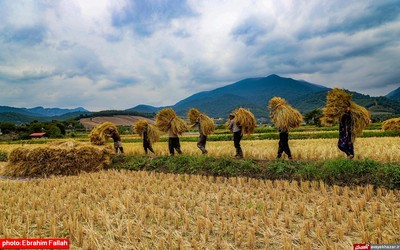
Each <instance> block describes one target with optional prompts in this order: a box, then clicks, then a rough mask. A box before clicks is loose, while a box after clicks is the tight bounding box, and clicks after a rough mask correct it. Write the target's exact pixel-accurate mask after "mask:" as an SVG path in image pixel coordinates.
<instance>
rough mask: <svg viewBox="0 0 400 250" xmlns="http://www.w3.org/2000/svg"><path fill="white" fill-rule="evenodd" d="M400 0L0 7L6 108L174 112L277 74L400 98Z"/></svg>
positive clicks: (78, 2)
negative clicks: (145, 107) (399, 91)
mask: <svg viewBox="0 0 400 250" xmlns="http://www.w3.org/2000/svg"><path fill="white" fill-rule="evenodd" d="M399 69H400V1H398V0H379V1H376V0H359V1H355V0H354V1H351V0H350V1H349V0H346V1H342V0H335V1H332V0H276V1H275V0H264V1H257V0H253V1H250V0H249V1H243V0H229V1H226V0H223V1H222V0H221V1H218V0H210V1H206V0H204V1H203V0H193V1H191V0H188V1H184V0H182V1H181V0H169V1H166V0H152V1H146V0H136V1H126V0H65V1H64V0H42V1H40V0H35V1H33V0H20V1H8V0H0V89H1V92H0V105H6V106H14V107H35V106H44V107H62V108H73V107H78V106H82V107H85V108H86V109H89V110H93V111H95V110H104V109H126V108H131V107H134V106H136V105H138V104H150V105H154V106H162V105H172V104H174V103H176V102H178V101H180V100H181V99H183V98H186V97H188V96H190V95H192V94H194V93H197V92H199V91H204V90H212V89H214V88H217V87H221V86H224V85H226V84H230V83H233V82H236V81H239V80H242V79H244V78H251V77H261V76H267V75H270V74H278V75H280V76H284V77H292V78H294V79H301V80H306V81H309V82H312V83H317V84H321V85H324V86H327V87H343V88H346V89H350V90H354V91H358V92H361V93H364V94H369V95H372V96H379V95H385V94H387V93H388V92H390V91H392V90H394V89H396V88H398V87H400V70H399Z"/></svg>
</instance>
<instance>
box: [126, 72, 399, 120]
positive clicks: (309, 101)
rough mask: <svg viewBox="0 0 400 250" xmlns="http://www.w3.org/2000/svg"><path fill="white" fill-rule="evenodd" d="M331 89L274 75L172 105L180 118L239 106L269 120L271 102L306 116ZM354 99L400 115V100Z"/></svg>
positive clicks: (218, 114)
mask: <svg viewBox="0 0 400 250" xmlns="http://www.w3.org/2000/svg"><path fill="white" fill-rule="evenodd" d="M329 90H330V88H327V87H324V86H322V85H318V84H314V83H309V82H306V81H303V80H294V79H292V78H285V77H280V76H278V75H270V76H267V77H261V78H249V79H244V80H241V81H238V82H236V83H233V84H230V85H226V86H224V87H220V88H217V89H214V90H211V91H204V92H199V93H196V94H194V95H192V96H189V97H188V98H185V99H183V100H181V101H179V102H177V103H176V104H175V105H173V106H171V107H172V108H173V109H174V110H175V111H176V112H177V114H178V115H181V116H186V113H187V111H188V110H189V109H191V108H198V109H199V110H201V111H202V112H204V113H206V114H208V115H209V116H212V117H214V118H217V117H226V116H227V115H228V114H229V113H230V112H231V111H232V110H234V109H235V108H238V107H246V108H249V109H250V110H251V111H252V112H253V113H254V115H255V116H256V117H257V118H261V117H264V118H269V110H268V108H267V105H268V101H269V100H270V99H271V98H272V97H274V96H279V97H283V98H285V99H286V100H287V101H288V102H289V103H290V104H291V105H293V106H294V107H295V108H297V109H299V110H300V111H301V112H302V113H303V114H304V113H306V112H310V111H312V110H314V109H318V108H322V107H324V106H325V103H326V95H327V92H328V91H329ZM352 93H353V100H354V101H355V102H356V103H358V104H360V105H362V106H364V107H366V108H368V109H369V110H370V112H371V113H372V114H373V115H374V114H385V115H388V114H400V101H396V100H390V99H388V98H386V97H371V96H369V95H363V94H360V93H357V92H352ZM160 109H161V108H158V107H152V106H148V105H139V106H136V107H134V108H131V109H130V110H135V111H141V112H143V111H151V112H158V110H160Z"/></svg>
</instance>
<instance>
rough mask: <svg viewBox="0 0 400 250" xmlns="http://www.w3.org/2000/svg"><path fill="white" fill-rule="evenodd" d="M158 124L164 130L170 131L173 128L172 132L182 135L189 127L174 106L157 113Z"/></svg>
mask: <svg viewBox="0 0 400 250" xmlns="http://www.w3.org/2000/svg"><path fill="white" fill-rule="evenodd" d="M155 123H156V126H157V128H158V129H159V130H160V131H162V132H168V131H169V130H170V129H172V133H173V134H176V135H181V134H182V133H183V132H186V131H187V130H188V127H187V125H186V123H185V121H183V120H182V119H181V118H179V117H178V116H177V115H176V113H175V111H174V110H173V109H172V108H166V109H163V110H160V112H158V114H157V115H156V122H155Z"/></svg>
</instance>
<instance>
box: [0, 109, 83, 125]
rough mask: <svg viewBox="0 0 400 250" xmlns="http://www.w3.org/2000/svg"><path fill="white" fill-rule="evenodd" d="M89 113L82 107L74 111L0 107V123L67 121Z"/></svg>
mask: <svg viewBox="0 0 400 250" xmlns="http://www.w3.org/2000/svg"><path fill="white" fill-rule="evenodd" d="M88 113H90V112H89V111H87V110H86V109H84V108H82V107H78V108H74V109H61V108H43V107H35V108H15V107H9V106H0V122H5V121H8V122H15V123H28V122H31V121H34V120H37V121H52V120H67V119H70V118H75V117H77V116H80V115H84V114H88Z"/></svg>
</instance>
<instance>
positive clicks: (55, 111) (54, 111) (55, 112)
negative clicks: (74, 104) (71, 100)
mask: <svg viewBox="0 0 400 250" xmlns="http://www.w3.org/2000/svg"><path fill="white" fill-rule="evenodd" d="M27 110H28V111H29V112H32V113H34V114H36V115H39V116H61V115H64V114H68V113H74V112H89V111H88V110H86V109H84V108H82V107H78V108H74V109H61V108H43V107H40V106H39V107H35V108H29V109H27Z"/></svg>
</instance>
